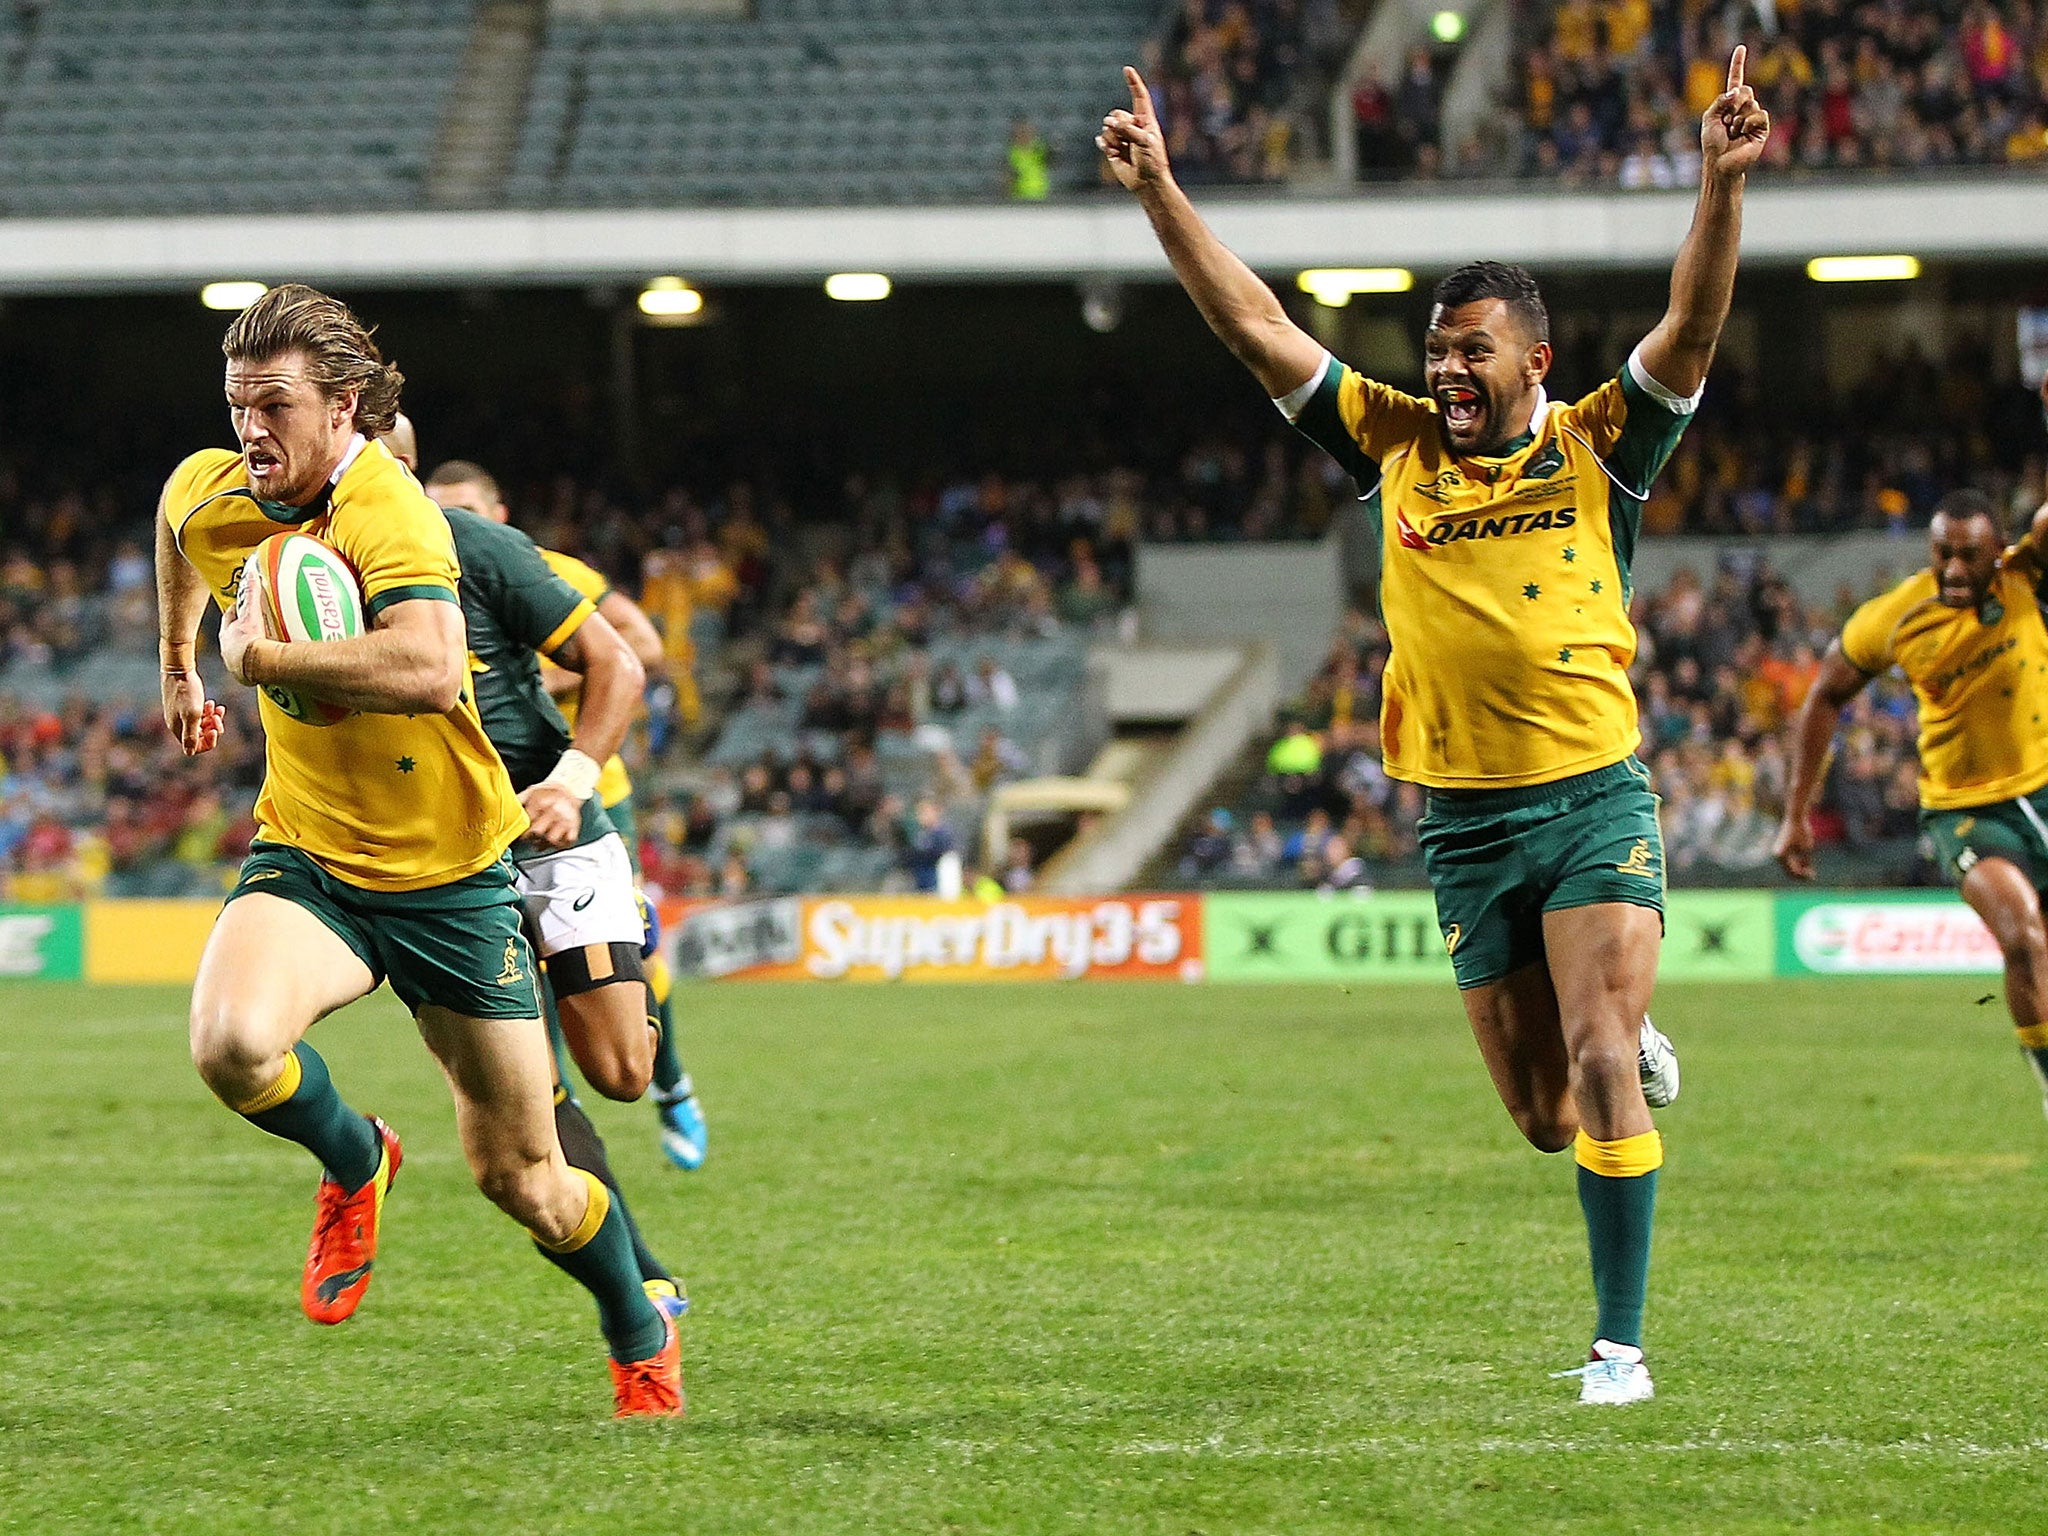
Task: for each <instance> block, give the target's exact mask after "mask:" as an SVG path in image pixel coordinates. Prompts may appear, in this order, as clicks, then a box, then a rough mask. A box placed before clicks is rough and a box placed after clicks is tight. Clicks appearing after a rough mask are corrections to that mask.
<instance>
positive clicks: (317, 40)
mask: <svg viewBox="0 0 2048 1536" xmlns="http://www.w3.org/2000/svg"><path fill="white" fill-rule="evenodd" d="M7 10H8V13H9V14H7V16H6V18H5V20H0V68H7V70H8V72H7V73H6V74H5V76H4V77H0V211H4V212H6V213H11V214H57V213H67V214H68V213H100V212H124V213H173V212H176V213H189V212H193V211H196V210H208V211H218V212H246V213H259V212H269V211H274V210H283V209H293V208H305V207H309V206H318V207H321V208H327V209H354V208H387V207H398V206H404V205H407V204H410V203H413V202H416V201H417V200H418V196H419V190H420V185H421V180H422V177H423V176H424V175H425V172H426V168H427V165H428V162H429V160H430V158H431V155H432V151H433V145H434V136H435V132H436V129H437V126H438V123H439V117H440V108H441V103H442V99H443V97H444V96H445V94H446V92H447V90H448V86H449V83H450V81H451V80H452V79H453V77H454V74H455V68H456V65H457V62H458V61H459V60H460V58H461V55H462V49H463V46H464V43H465V41H466V39H467V37H468V32H469V21H470V11H471V7H470V6H469V5H468V4H463V3H451V0H299V3H295V4H290V5H285V4H278V3H275V0H267V3H261V4H251V5H231V4H227V3H225V0H162V3H152V4H143V3H140V0H113V3H99V0H50V3H47V4H44V5H42V6H40V7H36V8H28V7H8V8H7ZM309 59H316V60H317V66H309V65H308V62H307V61H308V60H309ZM10 65H11V67H8V66H10Z"/></svg>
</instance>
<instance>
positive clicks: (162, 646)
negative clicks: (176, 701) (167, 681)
mask: <svg viewBox="0 0 2048 1536" xmlns="http://www.w3.org/2000/svg"><path fill="white" fill-rule="evenodd" d="M197 649H198V647H197V646H196V645H195V644H194V643H193V642H192V641H190V640H165V639H163V638H161V637H159V638H158V640H157V642H156V657H157V664H158V666H160V667H161V668H162V669H163V674H164V676H165V677H189V676H190V675H191V673H192V661H193V652H194V651H195V650H197Z"/></svg>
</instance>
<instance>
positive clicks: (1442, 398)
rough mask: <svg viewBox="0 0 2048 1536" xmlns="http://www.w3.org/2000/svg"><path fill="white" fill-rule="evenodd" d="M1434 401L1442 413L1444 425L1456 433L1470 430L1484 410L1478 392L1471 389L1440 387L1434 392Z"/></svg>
mask: <svg viewBox="0 0 2048 1536" xmlns="http://www.w3.org/2000/svg"><path fill="white" fill-rule="evenodd" d="M1436 403H1437V407H1438V409H1440V410H1441V411H1442V412H1443V413H1444V425H1445V426H1447V427H1449V428H1450V429H1451V431H1453V432H1458V433H1464V432H1469V431H1471V430H1472V428H1473V426H1474V425H1475V424H1476V423H1477V422H1478V420H1479V418H1480V417H1481V416H1482V415H1484V414H1485V412H1486V406H1485V404H1484V403H1483V402H1482V401H1481V400H1480V398H1479V392H1478V391H1477V390H1473V389H1456V388H1454V389H1440V390H1438V391H1437V392H1436Z"/></svg>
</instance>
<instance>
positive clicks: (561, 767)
mask: <svg viewBox="0 0 2048 1536" xmlns="http://www.w3.org/2000/svg"><path fill="white" fill-rule="evenodd" d="M603 772H604V766H603V765H602V764H601V763H599V762H598V761H597V759H595V758H594V757H592V756H591V755H590V754H589V753H588V752H578V751H577V750H576V749H575V748H574V747H571V748H570V749H569V750H568V751H566V752H564V753H563V754H562V756H561V758H560V760H559V761H557V762H556V764H555V766H554V769H553V771H552V772H550V773H549V774H548V776H547V777H546V778H545V779H542V780H541V782H542V783H543V784H552V785H554V786H555V788H557V789H566V790H567V791H568V792H569V795H570V798H572V799H574V800H575V801H576V802H577V803H578V804H581V803H582V802H583V801H585V800H588V799H589V798H590V797H591V796H592V795H594V794H596V793H597V780H598V776H599V775H600V774H602V773H603Z"/></svg>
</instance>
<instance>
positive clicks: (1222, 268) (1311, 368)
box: [1095, 68, 1323, 399]
mask: <svg viewBox="0 0 2048 1536" xmlns="http://www.w3.org/2000/svg"><path fill="white" fill-rule="evenodd" d="M1124 82H1125V84H1127V85H1129V86H1130V88H1131V107H1130V110H1129V111H1128V112H1126V111H1124V110H1123V109H1122V108H1118V109H1117V110H1116V111H1114V112H1112V113H1110V114H1109V116H1107V117H1105V118H1104V119H1103V120H1102V132H1101V133H1100V134H1099V135H1097V136H1096V140H1095V146H1096V148H1098V149H1100V150H1101V151H1102V153H1103V155H1104V156H1105V157H1106V158H1107V159H1108V161H1109V168H1110V171H1111V172H1112V174H1114V175H1115V177H1116V179H1117V181H1118V182H1119V183H1120V184H1121V185H1123V186H1124V187H1125V188H1127V189H1128V190H1129V191H1131V192H1134V193H1136V194H1137V198H1138V206H1139V207H1141V208H1143V209H1144V210H1145V217H1146V218H1148V219H1150V220H1151V221H1152V233H1153V234H1155V235H1157V236H1158V237H1159V245H1160V248H1161V249H1162V250H1164V251H1165V252H1166V259H1167V260H1168V261H1170V262H1172V263H1173V270H1174V275H1175V276H1177V277H1178V278H1179V279H1180V285H1181V287H1183V288H1185V289H1187V291H1188V297H1189V298H1191V299H1193V300H1194V301H1195V308H1197V309H1199V310H1200V311H1201V312H1202V318H1203V319H1204V320H1206V321H1208V322H1209V329H1210V330H1212V331H1214V332H1215V333H1216V334H1217V336H1218V337H1220V338H1221V339H1222V341H1223V344H1224V345H1225V346H1226V347H1228V348H1230V350H1231V351H1232V352H1233V353H1234V354H1235V355H1236V357H1237V360H1238V361H1239V362H1241V363H1243V364H1244V365H1245V367H1247V368H1249V369H1251V371H1252V373H1253V375H1254V376H1255V377H1256V378H1257V379H1258V381H1259V383H1260V384H1261V385H1262V386H1263V387H1264V388H1265V391H1266V393H1267V394H1269V395H1271V396H1273V397H1274V398H1275V399H1278V398H1280V397H1281V396H1283V395H1288V394H1292V393H1293V392H1294V391H1295V390H1297V389H1299V388H1300V387H1301V386H1302V385H1304V384H1306V383H1308V381H1309V380H1310V378H1312V377H1313V376H1314V374H1315V371H1316V368H1317V366H1318V365H1319V364H1320V363H1321V362H1322V359H1323V346H1322V343H1321V342H1319V341H1317V340H1316V339H1315V338H1314V337H1313V336H1310V335H1309V334H1308V333H1307V332H1306V331H1304V330H1302V328H1301V327H1300V326H1298V325H1296V324H1295V323H1294V322H1293V321H1292V320H1290V319H1288V318H1287V311H1286V310H1284V309H1282V308H1281V307H1280V301H1279V299H1277V298H1276V297H1274V294H1273V290H1272V289H1270V288H1268V287H1267V286H1266V285H1265V283H1263V282H1261V281H1260V280H1259V276H1258V274H1257V273H1255V272H1253V271H1252V269H1251V268H1250V267H1248V266H1246V265H1245V264H1244V263H1243V262H1242V261H1240V260H1238V258H1237V257H1236V256H1235V255H1234V254H1233V253H1232V252H1231V250H1230V248H1229V247H1228V246H1226V245H1225V244H1224V243H1223V242H1222V241H1221V240H1218V239H1217V238H1216V236H1215V235H1214V234H1213V233H1211V232H1210V229H1209V226H1208V225H1207V224H1204V223H1203V222H1202V219H1201V215H1199V214H1197V213H1196V212H1195V205H1194V204H1193V203H1191V202H1189V201H1188V197H1187V194H1186V193H1185V192H1183V191H1181V189H1180V186H1179V184H1178V183H1176V182H1175V181H1174V179H1173V170H1172V168H1171V167H1170V166H1169V165H1168V164H1167V163H1166V135H1165V134H1164V133H1163V132H1162V131H1161V130H1160V127H1159V117H1158V114H1157V113H1155V112H1154V111H1153V109H1152V93H1151V92H1150V91H1148V90H1146V89H1145V82H1144V80H1143V79H1142V78H1140V76H1139V74H1138V72H1137V71H1136V70H1135V69H1129V68H1126V69H1125V70H1124Z"/></svg>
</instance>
